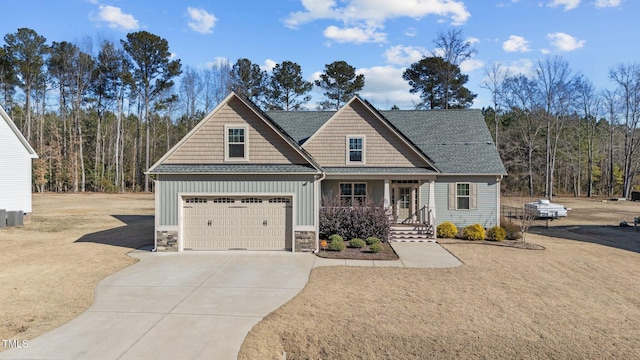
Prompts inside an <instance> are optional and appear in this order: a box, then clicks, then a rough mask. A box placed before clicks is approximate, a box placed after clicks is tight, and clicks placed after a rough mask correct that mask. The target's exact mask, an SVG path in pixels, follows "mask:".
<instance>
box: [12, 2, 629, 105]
mask: <svg viewBox="0 0 640 360" xmlns="http://www.w3.org/2000/svg"><path fill="white" fill-rule="evenodd" d="M2 12H3V19H2V22H0V34H2V36H4V35H5V34H7V33H14V32H16V31H17V29H18V28H21V27H27V28H31V29H33V30H35V31H36V32H37V33H38V34H40V35H42V36H44V37H46V38H47V42H48V43H49V44H50V43H51V42H52V41H71V42H75V43H77V44H79V45H80V46H82V44H83V43H85V44H86V40H87V39H91V40H92V41H93V42H94V43H95V44H96V48H97V44H99V42H100V39H109V40H112V41H115V42H117V41H119V40H120V39H123V38H125V36H126V34H127V33H128V32H134V31H140V30H145V31H148V32H151V33H153V34H156V35H158V36H160V37H163V38H165V39H167V41H168V42H169V47H170V51H171V52H172V53H174V54H175V56H176V57H177V58H179V59H181V61H182V64H183V66H190V67H193V68H204V67H206V66H209V64H211V63H214V62H215V61H218V60H219V59H227V60H228V61H229V62H230V63H231V64H233V63H234V62H235V61H236V60H237V59H238V58H241V57H246V58H248V59H250V60H251V61H253V62H254V63H257V64H259V65H261V66H262V67H263V68H264V69H265V70H269V69H270V68H271V67H272V66H273V65H274V64H275V63H279V62H281V61H284V60H290V61H294V62H297V63H298V64H300V66H301V67H302V71H303V76H304V77H305V78H307V79H308V80H312V79H314V78H316V77H317V76H318V74H319V73H320V72H322V70H323V68H324V65H325V64H328V63H331V62H333V61H336V60H345V61H347V62H348V63H349V64H351V65H352V66H354V67H356V68H357V69H358V72H359V73H363V74H365V83H366V85H365V88H364V89H363V91H362V92H361V95H362V96H363V97H364V98H366V99H368V100H369V101H371V102H372V103H373V104H374V105H376V106H377V107H379V108H381V109H387V108H389V107H391V106H392V105H394V104H395V105H398V106H400V107H401V108H407V109H409V108H412V104H413V103H414V102H418V97H417V95H416V94H410V93H409V86H408V84H407V83H406V82H405V81H404V80H402V72H403V71H404V69H405V68H407V67H408V66H409V65H410V64H411V63H412V62H415V61H418V60H419V59H420V58H421V57H422V56H424V55H426V54H432V53H433V51H435V50H436V49H434V45H433V39H434V38H435V36H436V34H437V33H438V32H439V31H446V30H447V29H448V28H450V27H456V28H459V29H462V31H463V32H464V35H465V37H467V38H469V39H470V40H471V41H472V42H473V43H474V46H475V48H476V49H477V51H478V53H477V54H476V55H475V56H474V57H473V58H472V59H470V60H469V61H467V62H466V63H463V64H462V66H461V68H462V70H463V72H464V73H466V74H468V75H469V82H468V84H467V86H468V87H469V88H470V89H471V90H472V91H473V92H475V93H477V94H478V98H477V99H476V101H475V103H474V105H473V107H474V108H481V107H483V106H489V105H490V101H489V99H490V94H489V92H488V91H487V90H486V89H483V88H482V87H481V85H482V82H483V81H484V79H485V76H484V72H483V69H484V67H486V66H487V65H489V64H491V63H492V62H500V63H502V64H503V65H505V66H507V67H508V68H509V69H510V71H511V72H512V73H516V72H522V73H525V74H527V73H530V72H531V71H532V70H533V68H534V67H535V64H536V61H538V60H540V59H544V57H545V56H554V55H559V56H562V57H563V58H565V59H566V60H567V61H568V62H569V65H570V66H571V69H572V70H573V71H574V72H575V73H581V74H583V75H585V76H586V77H587V78H588V79H590V80H591V81H592V82H593V83H594V84H595V86H596V87H597V88H598V89H605V88H612V87H613V85H612V83H611V82H610V81H609V80H608V76H607V75H608V71H609V69H610V68H611V67H613V66H615V65H618V64H620V63H624V64H628V63H635V62H638V61H639V60H640V46H639V45H638V44H639V42H638V40H639V38H640V35H639V34H640V21H638V15H639V14H640V4H639V2H638V1H637V0H539V1H527V0H482V1H479V0H475V1H470V0H469V1H462V0H459V1H456V0H393V1H392V0H273V1H264V0H245V1H243V0H236V1H229V0H227V1H217V0H216V1H203V0H187V1H175V0H153V1H142V0H28V1H11V2H9V1H5V2H4V4H3V11H2ZM319 98H320V96H319V92H318V91H317V89H316V91H315V92H314V99H313V102H312V103H311V104H310V107H314V106H315V102H316V101H318V100H319Z"/></svg>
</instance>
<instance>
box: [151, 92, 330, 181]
mask: <svg viewBox="0 0 640 360" xmlns="http://www.w3.org/2000/svg"><path fill="white" fill-rule="evenodd" d="M234 98H235V99H238V100H240V101H241V102H242V103H243V104H244V105H245V106H247V107H248V108H249V109H250V110H251V111H252V112H253V113H255V114H256V115H257V116H258V118H260V119H261V120H262V121H264V122H265V123H266V124H267V126H269V127H270V128H271V129H272V130H273V131H274V132H275V133H276V134H278V136H280V137H281V138H282V139H283V140H284V141H285V142H286V143H287V144H289V145H290V146H291V147H292V148H293V149H294V150H295V151H296V152H298V153H299V154H300V155H301V156H302V157H303V158H304V159H305V160H307V161H308V162H309V164H310V165H311V166H313V167H314V168H315V169H316V170H317V171H318V172H321V168H320V165H318V164H317V163H316V162H315V160H313V158H312V157H311V156H310V155H309V154H307V153H306V151H304V150H303V149H302V148H301V147H300V146H299V145H298V144H297V143H296V142H295V141H293V140H292V139H290V138H288V137H287V136H286V135H285V134H284V132H283V130H282V129H280V128H279V127H277V126H276V125H275V124H274V123H273V122H272V121H271V120H270V119H269V118H268V117H267V116H266V115H265V114H264V113H263V112H262V111H260V110H259V109H257V107H256V106H255V105H254V104H253V103H252V102H251V101H249V100H248V99H245V98H244V97H242V96H240V95H238V94H236V93H235V92H233V91H232V92H231V93H229V95H227V97H226V98H225V99H224V100H222V101H221V102H220V103H219V104H218V106H216V107H215V109H213V110H212V111H211V112H210V113H209V114H207V116H205V117H204V118H203V119H202V120H200V122H199V123H198V124H197V125H196V126H194V127H193V129H191V131H189V132H188V133H187V135H185V136H184V137H183V138H182V139H181V140H180V141H179V142H178V143H177V144H175V145H174V146H173V147H172V148H171V149H170V150H169V151H167V152H166V153H165V154H164V155H163V156H162V157H161V158H160V159H159V160H158V161H156V162H155V164H153V165H152V166H151V167H150V168H149V169H148V170H147V171H146V172H147V173H153V172H154V170H155V169H156V168H157V167H158V166H160V165H162V163H164V162H165V161H166V160H167V159H168V158H169V157H170V156H171V155H173V154H174V153H175V152H176V151H177V150H178V149H179V148H180V147H181V146H182V145H183V144H184V143H185V142H187V141H188V139H189V138H191V136H193V134H195V133H196V132H198V131H199V130H200V128H202V127H203V126H204V124H205V123H207V121H209V120H210V119H211V118H213V117H214V116H215V114H216V113H218V112H219V111H220V109H222V107H223V106H225V105H226V104H228V103H229V102H230V101H231V100H232V99H234Z"/></svg>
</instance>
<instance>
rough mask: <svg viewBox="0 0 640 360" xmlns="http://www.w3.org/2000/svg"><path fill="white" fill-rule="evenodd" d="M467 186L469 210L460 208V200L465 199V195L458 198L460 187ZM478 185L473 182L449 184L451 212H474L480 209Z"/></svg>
mask: <svg viewBox="0 0 640 360" xmlns="http://www.w3.org/2000/svg"><path fill="white" fill-rule="evenodd" d="M460 184H466V185H469V195H468V197H469V208H468V209H462V208H460V207H458V198H460V197H465V196H464V195H462V196H458V185H460ZM477 185H478V184H477V183H475V182H472V181H459V182H451V183H449V210H460V211H470V210H471V211H473V210H477V209H478V204H477V199H478V188H477Z"/></svg>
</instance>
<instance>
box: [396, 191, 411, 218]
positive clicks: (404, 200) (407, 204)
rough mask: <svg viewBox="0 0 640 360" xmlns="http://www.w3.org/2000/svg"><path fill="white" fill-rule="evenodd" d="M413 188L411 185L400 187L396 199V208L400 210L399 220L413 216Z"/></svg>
mask: <svg viewBox="0 0 640 360" xmlns="http://www.w3.org/2000/svg"><path fill="white" fill-rule="evenodd" d="M411 189H412V188H410V187H404V186H402V187H398V200H397V201H396V209H397V212H398V221H399V222H402V221H404V220H405V219H407V218H408V217H409V216H411Z"/></svg>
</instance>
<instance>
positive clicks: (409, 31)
mask: <svg viewBox="0 0 640 360" xmlns="http://www.w3.org/2000/svg"><path fill="white" fill-rule="evenodd" d="M416 35H418V31H417V30H416V28H414V27H410V28H407V30H405V32H404V36H409V37H414V36H416Z"/></svg>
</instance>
